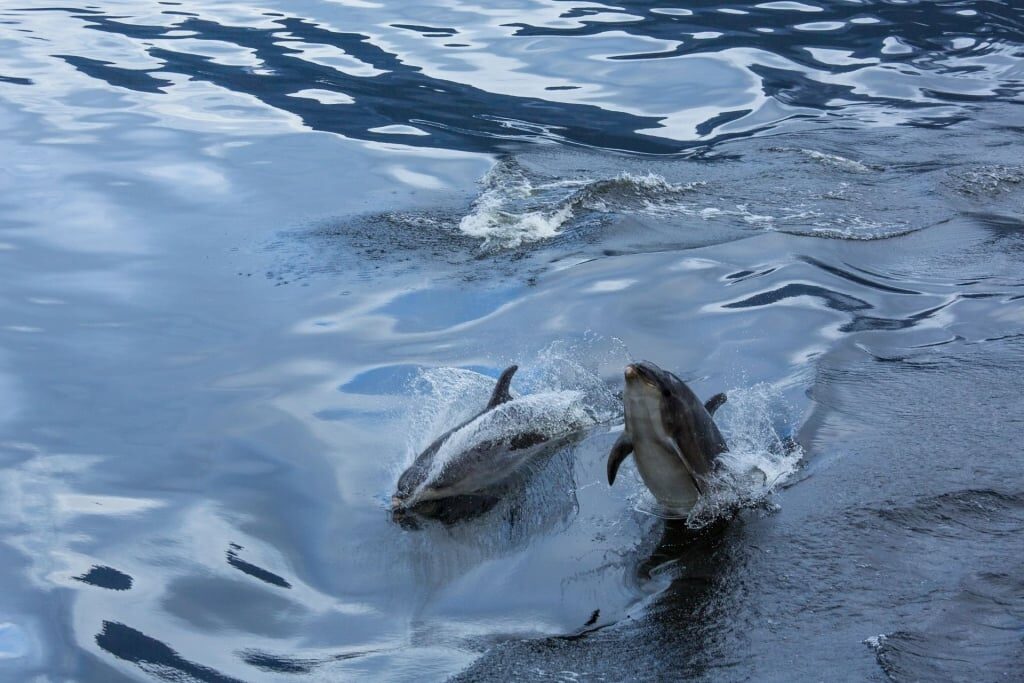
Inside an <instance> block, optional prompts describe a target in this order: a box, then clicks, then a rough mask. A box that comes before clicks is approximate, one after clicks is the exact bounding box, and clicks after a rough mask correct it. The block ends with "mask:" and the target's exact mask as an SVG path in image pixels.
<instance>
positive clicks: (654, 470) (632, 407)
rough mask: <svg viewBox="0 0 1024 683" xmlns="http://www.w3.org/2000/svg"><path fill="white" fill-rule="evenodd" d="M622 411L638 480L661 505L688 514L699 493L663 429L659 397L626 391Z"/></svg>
mask: <svg viewBox="0 0 1024 683" xmlns="http://www.w3.org/2000/svg"><path fill="white" fill-rule="evenodd" d="M625 409H626V427H627V429H629V432H630V435H631V436H632V438H633V459H634V460H635V461H636V468H637V471H638V472H640V478H641V479H643V481H644V484H645V485H646V486H647V488H648V489H650V491H651V493H653V494H654V497H655V498H656V499H657V500H658V502H659V503H660V504H661V505H663V506H665V507H667V508H670V509H672V510H673V511H676V512H688V511H689V510H690V509H691V508H692V507H693V506H694V505H695V504H696V503H697V498H698V496H699V495H700V492H699V491H698V490H697V486H696V484H695V483H694V481H693V477H692V476H691V475H690V472H689V470H688V469H687V467H686V464H685V463H684V462H683V459H682V454H681V453H680V452H679V449H678V446H677V445H676V443H675V441H674V440H673V439H672V436H671V435H670V434H669V433H668V431H667V430H666V429H665V424H664V421H663V420H662V416H661V405H660V403H659V397H658V396H657V394H652V393H649V392H629V393H628V394H627V396H626V401H625Z"/></svg>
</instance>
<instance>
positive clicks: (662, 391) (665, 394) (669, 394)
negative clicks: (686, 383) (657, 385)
mask: <svg viewBox="0 0 1024 683" xmlns="http://www.w3.org/2000/svg"><path fill="white" fill-rule="evenodd" d="M661 395H662V396H664V397H665V398H668V397H669V396H671V395H672V392H671V391H669V390H668V389H662V390H661Z"/></svg>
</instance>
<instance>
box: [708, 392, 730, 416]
mask: <svg viewBox="0 0 1024 683" xmlns="http://www.w3.org/2000/svg"><path fill="white" fill-rule="evenodd" d="M727 400H728V397H727V396H726V395H725V394H715V395H714V396H712V397H711V398H709V399H708V400H707V402H706V403H705V404H704V409H705V410H707V411H708V414H710V415H714V414H715V411H716V410H718V409H719V408H721V407H722V404H723V403H725V402H726V401H727Z"/></svg>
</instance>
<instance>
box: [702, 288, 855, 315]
mask: <svg viewBox="0 0 1024 683" xmlns="http://www.w3.org/2000/svg"><path fill="white" fill-rule="evenodd" d="M798 297H811V298H814V299H820V300H821V301H822V302H823V303H824V304H825V305H826V306H828V307H829V308H832V309H835V310H837V311H843V312H845V313H852V312H854V311H863V310H865V309H868V308H871V304H869V303H868V302H867V301H864V300H863V299H858V298H857V297H854V296H850V295H848V294H844V293H842V292H837V291H834V290H831V289H827V288H825V287H821V286H819V285H810V284H804V283H799V282H791V283H788V284H785V285H782V286H781V287H777V288H775V289H772V290H770V291H767V292H761V293H759V294H755V295H754V296H750V297H747V298H746V299H743V300H741V301H734V302H732V303H728V304H722V308H759V307H762V306H771V305H773V304H777V303H780V302H784V301H786V300H787V299H795V298H798Z"/></svg>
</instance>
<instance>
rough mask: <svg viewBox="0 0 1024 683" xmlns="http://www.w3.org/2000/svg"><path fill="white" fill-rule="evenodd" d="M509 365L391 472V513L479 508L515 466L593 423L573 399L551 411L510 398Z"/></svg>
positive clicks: (448, 514)
mask: <svg viewBox="0 0 1024 683" xmlns="http://www.w3.org/2000/svg"><path fill="white" fill-rule="evenodd" d="M516 370H518V366H516V365H512V366H510V367H509V368H507V369H506V370H505V371H504V372H502V373H501V376H500V377H499V378H498V382H497V384H496V385H495V387H494V392H493V393H492V394H491V398H490V400H489V401H488V402H487V405H486V407H484V409H483V410H481V411H480V412H479V413H477V414H476V415H474V416H473V417H471V418H469V419H468V420H466V421H465V422H463V423H461V424H459V425H456V426H455V427H453V428H452V429H449V430H448V431H447V432H445V433H444V434H442V435H441V436H439V437H437V439H435V440H434V441H433V442H432V443H431V444H430V445H429V446H427V448H426V449H424V451H423V452H422V453H420V454H419V455H418V456H417V457H416V460H415V461H414V462H413V463H412V465H410V466H409V468H408V469H406V470H405V471H404V472H403V473H402V475H401V476H400V477H399V478H398V485H397V487H396V489H395V493H394V495H393V496H392V498H391V510H392V516H393V518H394V519H395V520H396V521H401V519H403V518H405V517H407V516H408V515H409V514H410V513H411V514H417V515H420V516H427V517H434V518H437V519H440V520H442V521H446V522H450V521H454V520H453V519H452V518H453V517H456V518H457V517H461V516H463V513H466V514H467V515H468V514H474V513H479V512H483V511H486V510H487V509H489V508H490V507H493V504H494V503H495V502H496V501H497V497H498V496H500V495H501V493H502V489H503V486H504V485H506V484H507V483H508V481H509V480H510V478H511V475H512V474H514V473H515V472H516V471H517V470H518V469H519V468H520V467H521V466H523V465H524V464H525V463H527V462H531V461H533V460H535V459H537V458H539V457H541V456H542V455H545V454H548V453H553V452H554V451H555V450H557V449H558V448H560V447H562V446H565V445H567V444H568V443H569V442H571V441H572V440H573V439H574V438H575V437H576V436H577V435H578V434H579V433H580V430H581V429H582V428H583V427H585V426H587V425H589V424H593V422H594V421H595V420H594V419H593V417H592V416H591V415H590V414H589V413H588V412H587V410H586V409H585V408H582V407H580V406H579V401H578V400H574V401H571V403H570V405H569V406H568V408H567V409H566V410H565V412H564V413H563V414H561V415H559V414H557V411H556V414H555V415H551V414H549V413H550V410H551V409H550V408H549V407H548V406H547V405H545V404H543V403H542V402H539V401H538V400H536V399H535V398H533V397H529V396H527V397H523V398H516V399H514V398H512V395H511V393H510V392H509V385H510V384H511V383H512V376H513V375H514V374H515V373H516ZM572 398H578V397H575V396H573V397H572Z"/></svg>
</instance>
